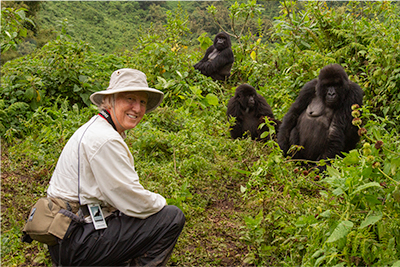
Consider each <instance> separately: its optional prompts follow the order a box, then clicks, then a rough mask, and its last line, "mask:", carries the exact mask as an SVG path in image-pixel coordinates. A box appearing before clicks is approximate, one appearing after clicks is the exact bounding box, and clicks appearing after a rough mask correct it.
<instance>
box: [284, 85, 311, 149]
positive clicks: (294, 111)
mask: <svg viewBox="0 0 400 267" xmlns="http://www.w3.org/2000/svg"><path fill="white" fill-rule="evenodd" d="M317 81H318V80H317V79H314V80H312V81H309V82H307V83H306V84H305V85H304V86H303V88H302V89H301V90H300V92H299V96H298V97H297V98H296V101H295V102H294V103H293V104H292V106H291V107H290V108H289V111H288V112H287V113H286V115H285V116H284V117H283V120H282V124H281V126H280V127H279V133H278V144H279V146H280V148H281V149H282V151H283V153H284V154H285V155H286V153H287V151H288V150H289V148H290V142H289V139H290V134H291V132H292V130H293V128H295V127H296V125H297V120H298V118H299V116H300V115H301V114H302V113H303V111H304V110H306V108H307V106H308V104H310V102H311V100H312V99H313V98H314V97H315V87H316V85H317Z"/></svg>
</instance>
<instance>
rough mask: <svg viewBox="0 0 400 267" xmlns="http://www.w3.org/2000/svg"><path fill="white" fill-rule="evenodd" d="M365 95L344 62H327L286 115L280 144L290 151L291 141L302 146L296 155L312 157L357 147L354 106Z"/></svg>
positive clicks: (305, 86)
mask: <svg viewBox="0 0 400 267" xmlns="http://www.w3.org/2000/svg"><path fill="white" fill-rule="evenodd" d="M363 95H364V92H363V91H362V89H361V88H360V86H358V85H357V84H356V83H354V82H352V81H350V80H349V78H348V76H347V74H346V72H345V70H344V69H343V67H342V66H340V65H339V64H331V65H327V66H325V67H324V68H322V69H321V71H320V73H319V76H318V79H314V80H312V81H309V82H308V83H306V84H305V85H304V87H303V88H302V89H301V90H300V93H299V96H298V97H297V99H296V101H295V102H294V103H293V104H292V106H291V107H290V109H289V111H288V113H287V114H286V115H285V116H284V117H283V120H282V125H281V127H280V128H279V133H278V144H279V146H280V148H281V149H282V150H283V152H284V153H285V155H287V154H288V150H289V148H290V147H291V146H292V145H297V146H301V147H302V148H301V149H300V150H299V151H297V152H295V154H294V155H293V158H295V159H306V160H313V161H318V160H321V159H327V158H335V156H336V155H339V156H342V152H348V151H350V150H351V149H354V148H355V147H356V144H357V142H358V141H359V138H360V137H359V136H358V134H357V130H358V129H357V127H356V126H353V125H352V119H353V118H352V115H351V112H352V109H351V106H352V105H353V104H358V105H359V106H361V105H362V99H363Z"/></svg>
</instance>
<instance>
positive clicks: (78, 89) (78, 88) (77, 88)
mask: <svg viewBox="0 0 400 267" xmlns="http://www.w3.org/2000/svg"><path fill="white" fill-rule="evenodd" d="M80 90H82V87H79V86H78V85H76V84H74V92H79V91H80Z"/></svg>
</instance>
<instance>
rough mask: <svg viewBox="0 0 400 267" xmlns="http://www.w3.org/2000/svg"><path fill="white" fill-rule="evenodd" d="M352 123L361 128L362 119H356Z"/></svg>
mask: <svg viewBox="0 0 400 267" xmlns="http://www.w3.org/2000/svg"><path fill="white" fill-rule="evenodd" d="M351 123H352V124H353V125H354V126H360V125H361V124H362V120H361V119H360V118H354V119H353V120H352V122H351Z"/></svg>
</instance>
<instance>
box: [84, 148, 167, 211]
mask: <svg viewBox="0 0 400 267" xmlns="http://www.w3.org/2000/svg"><path fill="white" fill-rule="evenodd" d="M122 142H123V141H122V140H121V141H120V140H109V141H107V142H105V143H104V144H103V145H102V147H101V148H100V149H99V150H98V152H97V153H96V154H95V155H94V156H93V157H92V159H90V168H91V169H92V172H93V175H94V177H95V180H96V181H97V183H98V186H99V189H100V190H101V191H102V194H103V197H104V198H105V199H106V201H107V202H108V203H109V204H110V205H111V206H113V207H115V208H117V209H118V210H119V211H121V212H123V213H124V214H126V215H128V216H132V217H137V218H141V219H144V218H147V217H148V216H150V215H152V214H154V213H157V212H158V211H160V210H161V209H162V208H163V207H164V206H165V205H166V204H167V203H166V200H165V198H164V197H163V196H161V195H160V194H157V193H154V192H150V191H149V190H146V189H144V188H143V186H142V185H141V184H140V183H139V176H138V175H137V173H136V170H135V168H134V165H133V158H132V156H131V155H130V151H129V150H128V148H127V146H126V144H125V143H122Z"/></svg>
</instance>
